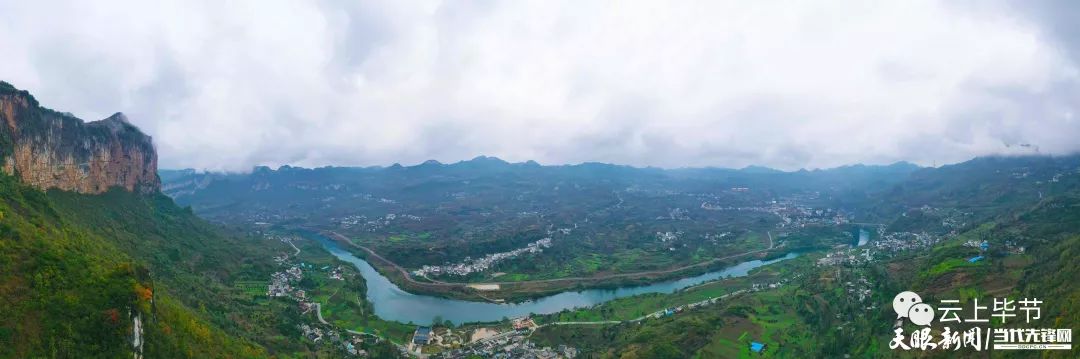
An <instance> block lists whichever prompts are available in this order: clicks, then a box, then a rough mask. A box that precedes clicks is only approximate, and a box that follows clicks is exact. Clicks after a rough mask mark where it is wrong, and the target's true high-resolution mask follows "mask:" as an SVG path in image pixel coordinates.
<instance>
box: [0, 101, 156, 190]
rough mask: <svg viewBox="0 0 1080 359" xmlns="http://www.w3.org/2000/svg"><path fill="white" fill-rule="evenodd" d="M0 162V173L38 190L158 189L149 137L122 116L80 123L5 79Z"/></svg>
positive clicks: (1, 118)
mask: <svg viewBox="0 0 1080 359" xmlns="http://www.w3.org/2000/svg"><path fill="white" fill-rule="evenodd" d="M0 161H2V165H0V169H2V170H3V172H4V173H6V174H8V175H13V176H16V177H18V178H19V179H21V180H22V181H23V182H25V183H28V184H30V185H32V186H35V187H38V188H41V189H48V188H59V189H62V190H66V191H75V192H80V193H101V192H105V191H107V190H109V188H111V187H123V188H124V189H127V190H128V191H135V192H141V193H153V192H157V191H158V190H159V189H160V187H161V182H160V180H159V179H158V176H157V153H156V152H155V151H154V145H153V143H152V142H151V140H150V136H147V135H146V134H143V133H142V132H141V131H139V129H138V128H136V127H135V126H133V125H132V124H131V123H129V122H128V120H127V118H126V117H125V116H124V115H123V114H121V113H117V114H114V115H112V116H109V118H106V119H104V120H100V121H94V122H90V123H84V122H83V121H82V120H80V119H78V118H75V117H74V116H72V115H71V114H65V113H59V112H56V111H53V110H50V109H47V108H44V107H41V106H39V105H38V103H37V100H35V99H34V97H33V96H31V95H30V94H29V93H27V92H26V91H19V90H17V89H15V88H14V87H12V86H11V85H10V84H8V83H6V82H0Z"/></svg>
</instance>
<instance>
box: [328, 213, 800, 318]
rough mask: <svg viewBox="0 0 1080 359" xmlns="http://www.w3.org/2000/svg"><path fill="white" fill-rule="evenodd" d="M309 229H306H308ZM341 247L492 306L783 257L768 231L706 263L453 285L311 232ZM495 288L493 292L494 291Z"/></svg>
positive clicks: (423, 288)
mask: <svg viewBox="0 0 1080 359" xmlns="http://www.w3.org/2000/svg"><path fill="white" fill-rule="evenodd" d="M309 230H310V229H309ZM312 231H315V232H318V233H319V234H321V235H323V236H325V237H327V238H330V239H332V240H334V241H336V242H338V243H341V244H343V245H345V246H346V247H347V248H351V249H354V250H350V252H351V253H353V254H354V255H357V256H359V257H361V258H363V259H364V260H365V261H367V262H368V264H370V265H371V266H373V267H374V268H375V269H376V270H377V271H378V272H379V274H381V275H383V276H385V277H387V278H389V279H390V281H391V282H393V283H394V284H395V285H397V286H398V287H400V288H401V289H403V290H406V291H408V292H410V293H416V294H423V295H431V296H437V297H442V298H448V299H460V300H469V301H486V302H492V303H520V302H524V301H528V300H533V299H537V298H542V297H546V296H551V295H554V294H558V293H561V292H566V291H582V290H590V289H616V288H622V287H633V286H644V285H649V284H653V283H659V282H665V281H672V280H678V279H680V278H687V277H693V276H697V275H701V274H703V273H708V272H711V271H716V270H720V269H723V268H725V267H729V266H731V265H734V264H736V263H738V262H740V261H746V260H771V259H775V258H780V257H783V256H784V255H785V254H787V252H785V251H782V249H783V248H782V247H783V246H778V245H776V243H775V242H774V240H773V236H772V233H771V232H766V238H767V239H768V247H767V248H765V249H761V250H754V251H748V252H743V253H737V254H732V255H729V256H724V257H720V258H714V259H711V260H708V261H704V262H699V263H694V264H689V265H684V266H680V267H676V268H669V269H662V270H654V271H644V272H634V273H617V274H609V275H600V276H594V277H568V278H555V279H541V280H531V281H503V282H482V283H454V282H443V281H432V280H429V279H427V278H424V277H421V278H416V277H413V276H412V275H411V274H410V273H409V272H408V270H406V269H405V268H403V267H401V266H399V265H398V264H396V263H394V262H393V261H391V260H389V259H387V258H385V257H383V256H380V255H379V254H378V253H376V252H375V251H374V250H371V249H370V248H367V247H364V246H361V245H358V244H356V243H354V242H353V241H351V240H350V239H349V238H347V237H345V236H343V235H341V234H339V233H337V232H334V231H331V230H312ZM496 288H497V289H496Z"/></svg>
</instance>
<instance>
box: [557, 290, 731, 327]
mask: <svg viewBox="0 0 1080 359" xmlns="http://www.w3.org/2000/svg"><path fill="white" fill-rule="evenodd" d="M742 293H746V290H745V289H740V290H737V291H734V292H731V293H728V294H724V295H721V296H719V297H715V298H709V299H706V300H702V301H699V302H695V303H690V304H684V305H686V306H689V305H694V304H700V305H705V304H702V303H705V302H708V301H711V300H713V299H716V300H724V299H727V297H730V296H733V295H738V294H742ZM667 309H668V308H664V309H661V310H658V311H656V312H652V313H649V314H646V315H643V316H640V317H637V318H634V319H628V320H602V321H595V322H552V323H547V324H543V325H538V326H537V327H536V329H540V328H543V327H546V326H550V325H602V324H621V323H637V322H640V321H642V320H645V319H648V318H649V316H652V315H655V314H657V313H659V312H661V311H664V310H667Z"/></svg>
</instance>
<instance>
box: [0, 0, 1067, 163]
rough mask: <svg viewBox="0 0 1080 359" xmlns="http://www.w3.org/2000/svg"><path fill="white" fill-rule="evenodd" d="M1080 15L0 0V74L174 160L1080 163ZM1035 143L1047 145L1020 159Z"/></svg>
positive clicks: (648, 5) (711, 4)
mask: <svg viewBox="0 0 1080 359" xmlns="http://www.w3.org/2000/svg"><path fill="white" fill-rule="evenodd" d="M1077 16H1080V2H1075V1H1039V0H1036V1H1007V0H986V1H975V0H967V1H965V0H960V1H924V0H904V1H848V0H837V1H816V2H806V1H798V2H795V1H674V2H656V1H619V2H612V1H589V0H574V1H529V0H520V1H519V0H515V1H402V0H394V1H276V0H260V1H197V0H190V1H161V2H158V1H154V2H148V1H100V2H98V1H95V2H88V1H49V0H44V1H14V0H0V80H4V81H7V82H10V83H12V84H13V85H15V86H16V87H18V88H21V89H26V90H29V91H30V92H31V93H32V94H34V96H35V97H37V99H38V100H39V101H40V102H41V103H42V104H43V105H44V106H47V107H50V108H53V109H56V110H59V111H66V112H71V113H73V114H75V115H76V116H78V117H80V118H83V119H86V120H96V119H102V118H105V117H107V116H109V115H110V114H112V113H114V112H123V113H125V114H126V115H127V116H128V118H129V119H130V120H131V122H132V123H134V124H135V125H137V126H139V127H140V128H142V129H143V130H144V131H145V132H147V133H148V134H150V135H151V136H153V138H154V142H155V145H156V146H157V149H158V155H159V163H160V166H161V167H162V168H197V169H205V170H226V171H244V170H248V169H250V168H251V167H252V166H255V165H269V166H272V167H276V166H279V165H284V164H290V165H297V166H307V167H314V166H324V165H336V166H371V165H389V164H393V163H402V164H405V165H409V164H416V163H420V162H423V161H424V160H428V159H435V160H439V161H442V162H456V161H459V160H463V159H469V158H472V157H475V156H478V155H489V156H497V157H500V158H502V159H505V160H507V161H511V162H521V161H527V160H535V161H537V162H540V163H542V164H563V163H579V162H587V161H597V162H610V163H618V164H628V165H635V166H657V167H666V168H672V167H704V166H715V167H735V168H738V167H743V166H747V165H763V166H770V167H774V168H780V169H798V168H826V167H834V166H839V165H845V164H854V163H867V164H887V163H892V162H895V161H910V162H914V163H918V164H922V165H934V164H937V165H942V164H947V163H954V162H959V161H964V160H967V159H970V158H972V157H974V156H980V155H991V154H1025V153H1034V152H1035V151H1036V148H1037V150H1038V152H1039V153H1043V154H1068V153H1074V152H1076V151H1077V150H1078V149H1080V140H1078V138H1080V119H1077V118H1076V117H1077V115H1078V114H1077V110H1078V107H1080V66H1078V65H1080V25H1078V24H1080V22H1078V21H1075V19H1076V18H1077ZM1023 144H1029V145H1030V146H1021V145H1023Z"/></svg>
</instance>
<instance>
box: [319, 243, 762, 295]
mask: <svg viewBox="0 0 1080 359" xmlns="http://www.w3.org/2000/svg"><path fill="white" fill-rule="evenodd" d="M322 233H324V234H327V235H329V236H331V237H334V238H336V239H337V240H338V241H342V242H345V243H348V244H350V245H352V246H354V247H357V248H360V249H362V250H364V251H365V252H367V253H368V254H370V255H371V256H372V257H375V258H376V259H378V260H379V261H382V262H384V263H387V264H389V265H390V266H392V267H394V269H395V270H397V271H398V272H400V273H401V275H402V276H403V277H405V280H406V281H408V282H409V283H413V284H416V285H425V286H435V287H465V286H468V285H470V284H498V285H527V284H540V283H545V284H546V283H560V282H592V281H600V280H608V279H618V278H633V277H652V276H656V275H663V274H671V273H675V272H681V271H684V270H687V269H691V268H697V267H702V266H707V265H710V264H713V263H716V262H718V261H722V260H728V259H732V258H738V257H743V256H748V255H751V254H757V253H762V252H766V251H769V250H772V249H773V248H776V246H775V244H774V243H773V237H772V233H770V232H769V231H766V232H765V234H766V236H767V237H768V238H769V247H768V248H765V249H760V250H756V251H749V252H744V253H739V254H733V255H730V256H726V257H720V258H713V259H710V260H707V261H704V262H700V263H695V264H690V265H686V266H682V267H677V268H670V269H663V270H654V271H643V272H633V273H619V274H608V275H602V276H592V277H565V278H554V279H537V280H529V281H519V282H484V283H451V282H420V281H417V280H415V279H413V277H412V275H411V274H409V271H407V270H405V268H402V267H401V266H399V265H398V264H397V263H394V262H393V261H391V260H389V259H386V258H383V256H380V255H379V254H378V253H375V251H373V250H371V249H370V248H367V247H365V246H362V245H359V244H356V243H353V242H352V241H351V240H349V239H348V238H347V237H345V236H343V235H341V234H340V233H337V232H334V231H330V230H326V231H322Z"/></svg>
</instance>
